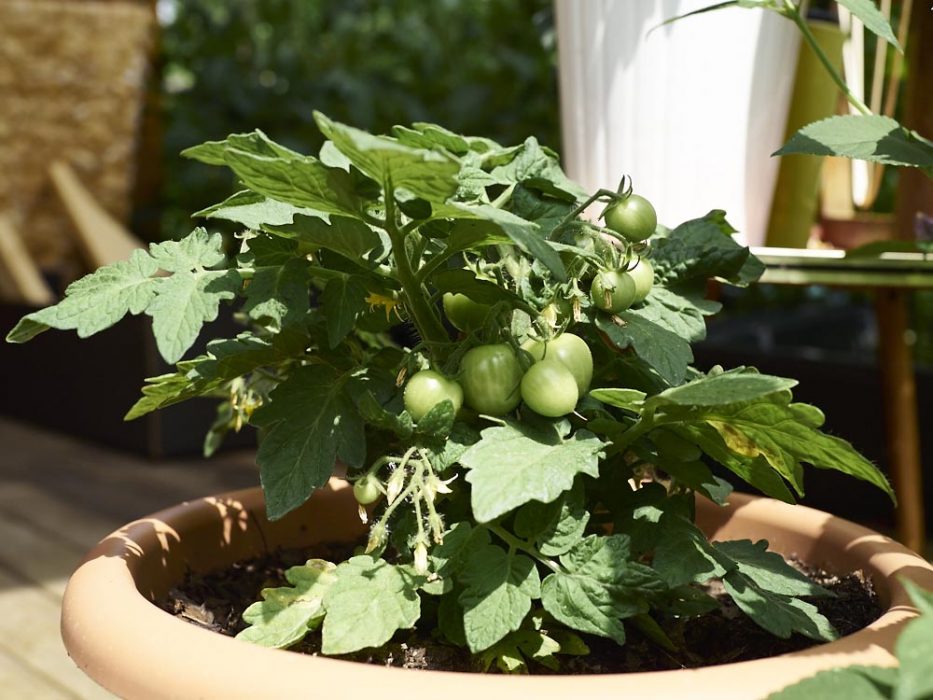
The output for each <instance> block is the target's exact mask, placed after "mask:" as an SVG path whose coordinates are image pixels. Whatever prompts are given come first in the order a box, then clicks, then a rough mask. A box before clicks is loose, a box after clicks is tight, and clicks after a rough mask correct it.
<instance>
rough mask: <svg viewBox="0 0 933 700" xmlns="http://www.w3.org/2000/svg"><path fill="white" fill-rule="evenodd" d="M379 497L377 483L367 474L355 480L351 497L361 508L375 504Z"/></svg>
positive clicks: (380, 492)
mask: <svg viewBox="0 0 933 700" xmlns="http://www.w3.org/2000/svg"><path fill="white" fill-rule="evenodd" d="M381 495H382V490H381V489H380V488H379V482H378V481H377V480H376V478H375V477H373V476H370V475H369V474H367V475H366V476H363V477H362V478H360V479H357V481H356V483H355V484H353V497H354V498H355V499H356V502H357V503H359V504H360V505H361V506H368V505H369V504H370V503H375V502H376V501H377V500H379V497H380V496H381Z"/></svg>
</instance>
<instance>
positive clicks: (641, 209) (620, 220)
mask: <svg viewBox="0 0 933 700" xmlns="http://www.w3.org/2000/svg"><path fill="white" fill-rule="evenodd" d="M604 218H605V219H606V226H608V227H609V228H611V229H612V230H613V231H615V232H616V233H618V234H621V235H622V236H624V237H625V238H627V239H628V240H629V241H631V242H632V243H637V242H639V241H643V240H645V239H647V238H650V237H651V235H652V234H653V233H654V231H655V229H656V228H657V227H658V215H657V212H655V210H654V207H653V206H651V202H649V201H648V200H647V199H645V198H644V197H640V196H638V195H637V194H633V195H629V196H628V197H627V198H625V199H623V200H622V201H621V202H616V203H615V204H612V205H610V206H609V208H608V209H606V213H605V216H604Z"/></svg>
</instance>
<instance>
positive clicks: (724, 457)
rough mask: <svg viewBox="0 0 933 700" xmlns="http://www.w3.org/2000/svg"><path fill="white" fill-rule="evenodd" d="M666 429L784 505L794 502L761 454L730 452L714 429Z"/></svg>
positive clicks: (799, 489)
mask: <svg viewBox="0 0 933 700" xmlns="http://www.w3.org/2000/svg"><path fill="white" fill-rule="evenodd" d="M667 427H668V429H669V430H673V431H674V432H676V433H677V434H678V435H680V436H681V437H682V438H684V439H687V440H690V441H691V442H693V443H694V444H695V445H697V446H699V447H700V449H702V450H703V452H705V453H706V454H708V455H709V456H710V457H712V458H713V459H714V460H716V461H717V462H718V463H719V464H721V465H722V466H724V467H726V468H727V469H729V470H730V471H731V472H732V473H733V474H735V475H736V476H739V477H741V478H742V479H744V480H745V481H746V482H748V483H749V484H751V485H752V486H754V487H755V488H756V489H758V490H759V491H761V492H762V493H764V494H765V495H766V496H770V497H771V498H776V499H778V500H779V501H784V503H796V500H795V499H794V495H793V494H792V493H791V492H790V489H788V488H787V484H786V483H785V482H784V480H783V479H782V478H781V476H780V474H778V473H777V472H776V471H774V469H772V468H771V465H770V464H768V460H766V459H765V458H764V457H762V456H761V455H758V456H757V457H745V456H742V455H739V454H737V453H735V452H733V451H732V450H730V449H729V447H728V446H727V445H726V443H725V441H724V440H723V439H722V436H721V435H720V434H719V433H718V432H717V430H716V429H715V428H714V427H713V426H711V425H706V424H705V423H700V424H694V425H683V424H671V425H668V426H667ZM793 485H794V488H795V489H796V490H797V492H798V493H801V492H802V491H803V484H800V483H795V484H793Z"/></svg>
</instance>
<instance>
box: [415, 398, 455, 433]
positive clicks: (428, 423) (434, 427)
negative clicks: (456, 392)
mask: <svg viewBox="0 0 933 700" xmlns="http://www.w3.org/2000/svg"><path fill="white" fill-rule="evenodd" d="M456 417H457V412H456V411H455V410H454V405H453V402H451V401H450V399H444V400H443V401H441V402H440V403H437V404H435V405H434V406H432V407H431V410H430V411H428V412H427V413H425V414H424V415H423V416H422V417H421V420H419V421H418V423H417V424H416V426H415V432H416V433H417V434H418V435H419V436H421V437H422V438H427V439H429V440H432V441H435V442H436V441H437V440H438V439H444V438H446V437H447V435H448V434H449V433H450V431H451V430H452V429H453V427H454V419H455V418H456Z"/></svg>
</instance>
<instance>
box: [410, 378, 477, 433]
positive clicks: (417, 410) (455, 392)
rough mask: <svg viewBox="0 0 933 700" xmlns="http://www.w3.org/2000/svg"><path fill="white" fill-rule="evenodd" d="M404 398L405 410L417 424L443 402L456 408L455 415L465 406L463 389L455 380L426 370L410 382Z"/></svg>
mask: <svg viewBox="0 0 933 700" xmlns="http://www.w3.org/2000/svg"><path fill="white" fill-rule="evenodd" d="M403 398H404V401H405V410H406V411H408V413H409V414H411V418H412V420H413V421H415V423H417V422H418V421H420V420H421V419H422V418H424V417H425V415H427V413H428V411H430V410H431V409H432V408H434V407H435V406H436V405H437V404H439V403H441V402H442V401H450V403H452V404H453V406H454V413H456V412H457V411H459V410H460V407H461V406H462V405H463V389H461V388H460V385H459V384H457V382H455V381H454V380H453V379H448V378H447V377H445V376H444V375H443V374H441V373H440V372H435V371H434V370H430V369H425V370H421V371H420V372H416V373H415V375H414V376H413V377H412V378H411V379H409V380H408V384H406V385H405V393H404V396H403Z"/></svg>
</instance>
